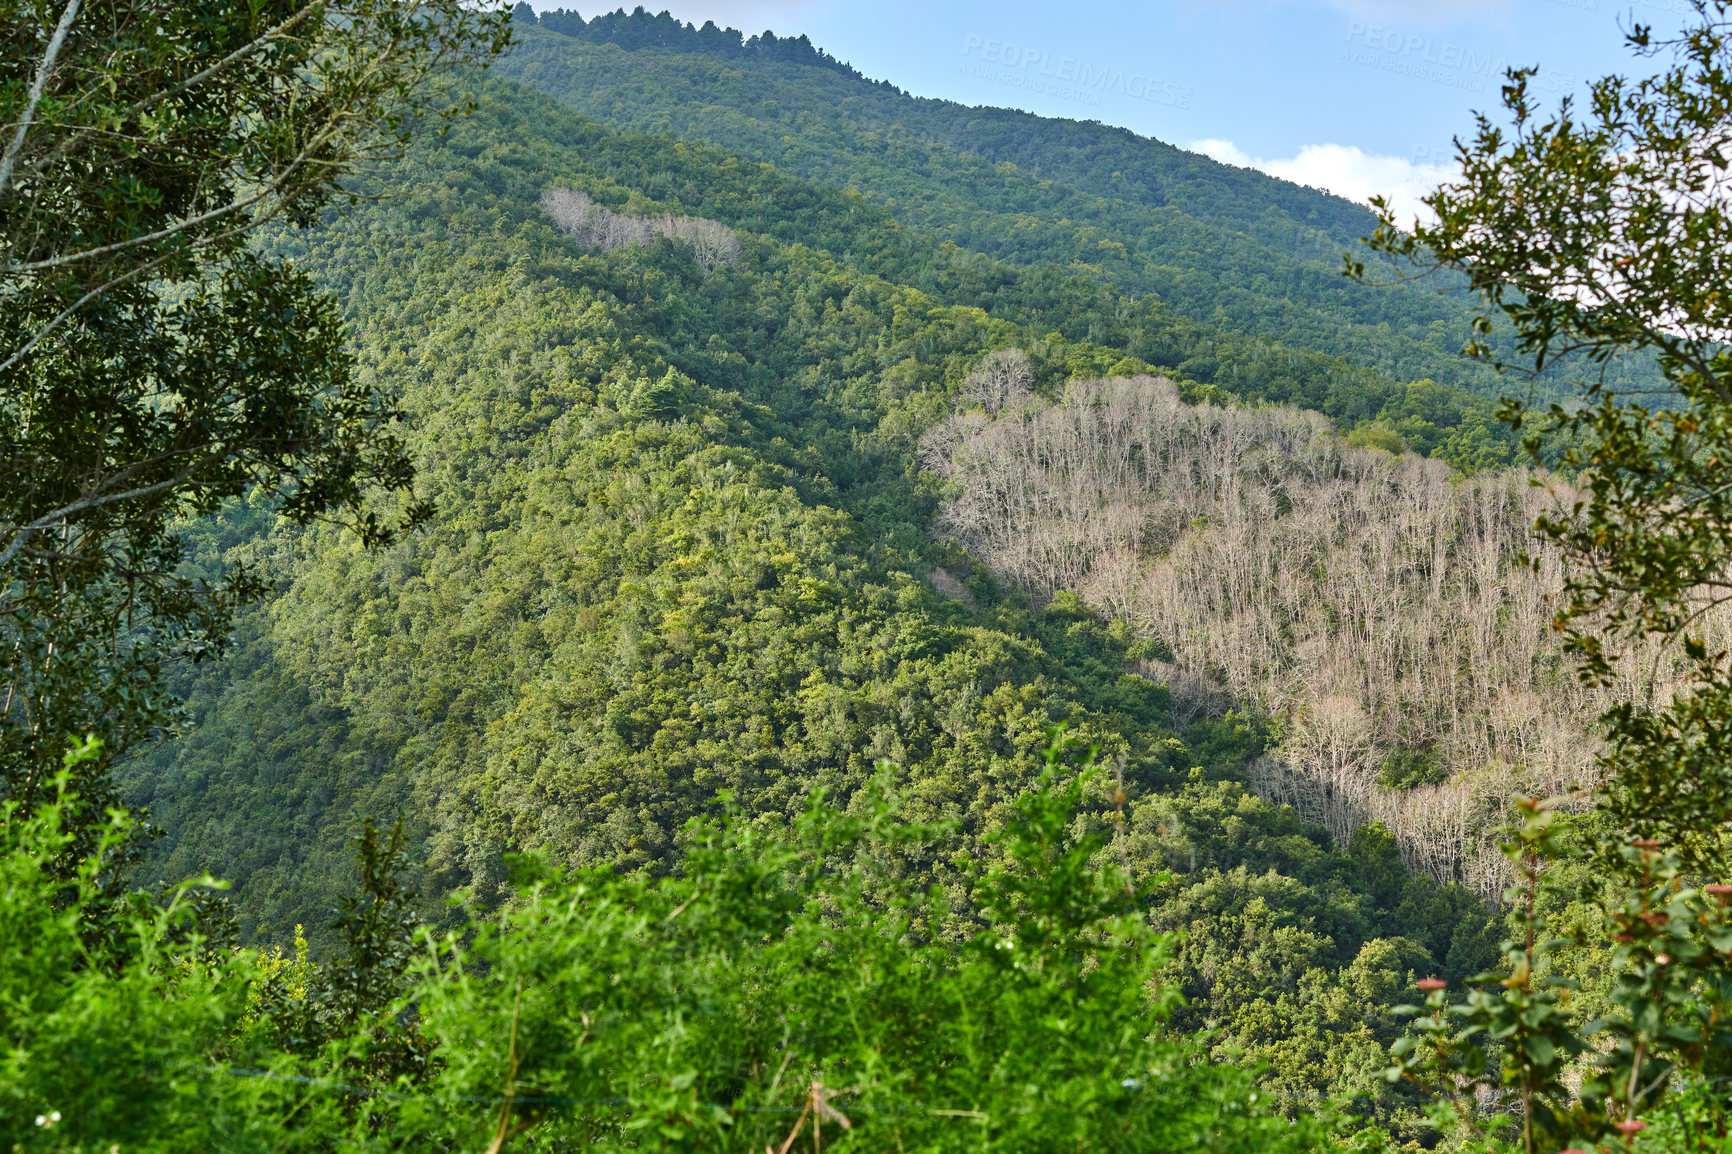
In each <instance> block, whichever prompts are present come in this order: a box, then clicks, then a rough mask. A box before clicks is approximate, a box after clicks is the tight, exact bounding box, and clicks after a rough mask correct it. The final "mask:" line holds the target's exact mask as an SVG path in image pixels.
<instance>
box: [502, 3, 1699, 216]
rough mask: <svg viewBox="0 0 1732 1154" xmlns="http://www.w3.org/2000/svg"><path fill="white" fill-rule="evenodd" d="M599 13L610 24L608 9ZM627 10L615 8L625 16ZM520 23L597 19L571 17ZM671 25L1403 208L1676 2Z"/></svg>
mask: <svg viewBox="0 0 1732 1154" xmlns="http://www.w3.org/2000/svg"><path fill="white" fill-rule="evenodd" d="M619 3H620V0H613V3H610V4H609V5H608V7H609V8H613V7H617V6H618V5H619ZM632 6H633V4H630V3H628V4H627V7H632ZM536 7H538V8H553V7H567V8H569V7H576V8H578V9H579V10H580V11H582V12H583V13H584V15H586V16H589V15H594V14H595V12H596V11H599V10H601V9H600V7H599V6H598V5H591V4H585V3H584V2H583V0H551V2H550V0H537V2H536ZM646 7H649V8H651V10H652V11H657V10H660V9H661V8H663V7H665V8H667V9H669V10H671V11H672V12H673V13H674V15H676V16H679V17H680V18H682V19H686V20H691V21H694V22H696V23H700V24H701V23H702V22H703V21H704V20H705V19H713V20H715V21H716V22H717V23H718V24H723V25H731V26H733V27H736V28H740V29H742V30H743V31H745V32H747V33H753V32H760V31H763V30H764V29H766V28H768V29H772V30H774V31H775V32H776V33H777V34H778V35H795V34H798V33H802V32H803V33H806V34H807V35H809V36H810V37H811V38H812V40H813V42H814V43H816V44H817V45H818V46H820V47H822V48H824V49H826V50H827V51H829V52H830V53H831V54H832V55H834V56H837V57H839V58H841V59H843V60H846V61H848V62H849V63H851V64H853V65H854V66H855V67H857V68H859V69H860V70H861V71H862V72H864V73H866V74H867V75H868V76H871V77H874V78H878V79H885V80H889V81H891V82H893V83H895V84H897V85H898V86H900V87H901V88H903V89H904V90H906V91H908V92H911V93H914V94H916V95H921V96H937V97H944V98H946V99H950V100H957V101H961V102H963V103H966V104H994V105H1004V106H1010V107H1016V108H1024V109H1027V110H1029V111H1032V112H1038V113H1041V114H1043V115H1048V116H1064V117H1074V118H1077V119H1094V120H1101V121H1104V122H1106V123H1108V124H1115V125H1121V126H1123V127H1126V128H1129V129H1132V130H1133V131H1135V132H1138V133H1142V134H1144V135H1147V136H1153V137H1156V138H1158V139H1161V140H1165V141H1168V142H1169V143H1172V144H1177V145H1180V146H1182V147H1187V148H1192V149H1194V150H1197V151H1202V152H1207V153H1208V154H1210V155H1212V156H1214V157H1216V159H1220V160H1226V161H1228V162H1229V163H1236V164H1243V165H1251V166H1254V167H1257V168H1261V169H1264V170H1265V171H1268V172H1271V173H1273V174H1275V175H1277V176H1282V177H1285V178H1287V179H1291V180H1297V181H1299V182H1300V183H1304V184H1311V185H1315V186H1317V187H1321V188H1328V189H1329V190H1330V191H1332V192H1336V193H1339V194H1341V195H1344V196H1349V197H1352V198H1354V199H1357V200H1363V199H1365V198H1366V197H1368V196H1370V195H1371V194H1372V193H1373V192H1378V191H1381V192H1385V193H1389V194H1392V195H1394V196H1396V197H1397V199H1398V204H1403V205H1407V206H1409V207H1410V208H1411V207H1416V199H1417V196H1418V194H1419V192H1420V190H1422V189H1423V188H1425V187H1427V186H1428V185H1429V184H1433V183H1435V182H1436V181H1437V180H1438V179H1439V178H1440V177H1441V176H1442V175H1444V174H1446V173H1447V171H1448V169H1447V163H1448V153H1449V144H1450V139H1451V137H1452V136H1453V135H1454V134H1456V133H1458V132H1462V133H1465V132H1467V131H1468V130H1469V129H1470V126H1471V119H1470V117H1471V113H1472V111H1473V110H1475V109H1487V110H1491V109H1494V108H1495V107H1496V105H1497V104H1498V99H1499V93H1498V89H1499V83H1500V77H1501V72H1502V69H1503V68H1504V67H1505V66H1506V65H1508V64H1520V65H1537V66H1539V67H1541V68H1542V69H1543V70H1544V71H1543V72H1542V73H1541V75H1540V77H1539V79H1538V85H1539V87H1540V88H1541V89H1542V91H1544V92H1546V93H1547V94H1549V95H1551V96H1554V97H1555V96H1558V95H1562V94H1563V93H1564V92H1565V91H1581V90H1582V89H1583V87H1584V85H1585V84H1586V82H1587V81H1589V80H1591V79H1593V78H1595V77H1598V76H1601V75H1604V74H1605V73H1606V72H1608V71H1619V72H1628V71H1631V70H1632V69H1639V68H1641V67H1642V64H1641V63H1640V62H1637V61H1634V60H1632V59H1631V57H1630V56H1629V54H1628V52H1627V50H1626V49H1625V47H1624V43H1623V34H1622V32H1621V30H1620V29H1621V28H1624V27H1628V26H1629V25H1630V23H1631V21H1632V20H1638V21H1641V22H1644V23H1651V24H1653V25H1654V26H1655V27H1656V29H1659V30H1673V29H1676V28H1677V27H1679V26H1680V25H1681V24H1682V23H1683V22H1684V19H1685V16H1686V14H1687V6H1686V4H1685V3H1684V0H1641V2H1640V3H1633V2H1632V0H1622V2H1619V3H1613V2H1611V0H1503V2H1497V0H1144V2H1141V3H1133V2H1126V0H1111V2H1108V0H1046V2H1044V3H1021V2H1014V0H1013V2H1004V0H999V2H995V3H987V2H982V0H959V2H944V3H935V2H932V0H879V2H878V3H874V4H862V3H859V2H857V0H855V2H846V0H663V2H662V3H658V4H646Z"/></svg>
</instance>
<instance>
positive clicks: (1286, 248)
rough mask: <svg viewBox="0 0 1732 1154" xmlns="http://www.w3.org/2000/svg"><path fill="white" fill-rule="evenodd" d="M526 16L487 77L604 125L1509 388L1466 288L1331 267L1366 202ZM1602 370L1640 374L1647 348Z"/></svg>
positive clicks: (1485, 387)
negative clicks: (1479, 358) (1490, 358)
mask: <svg viewBox="0 0 1732 1154" xmlns="http://www.w3.org/2000/svg"><path fill="white" fill-rule="evenodd" d="M533 16H534V14H533V13H532V12H531V11H530V10H529V9H528V7H527V5H519V8H518V20H519V29H520V31H519V43H518V44H517V45H516V46H515V47H514V48H513V50H512V53H511V55H510V56H509V57H508V58H507V59H505V60H503V61H501V63H500V66H499V69H500V72H501V74H502V75H506V76H514V77H517V78H519V79H521V80H523V81H524V82H525V83H527V84H530V85H533V86H534V87H536V88H538V89H540V90H542V91H543V92H546V93H549V94H550V95H552V96H554V97H555V98H557V99H558V100H560V101H561V102H563V103H565V104H567V105H568V106H570V107H572V108H575V109H577V110H579V111H581V112H583V113H584V114H585V115H587V116H591V117H594V118H595V119H597V120H599V121H601V122H602V123H605V124H609V125H612V126H614V127H617V128H621V129H628V130H632V131H637V132H648V133H668V134H671V135H673V136H676V137H679V138H681V139H685V140H701V141H705V142H707V143H710V144H713V145H715V146H717V147H719V148H722V149H724V150H726V151H728V152H729V153H733V154H735V155H739V156H742V157H745V158H749V159H752V160H758V161H763V162H767V163H770V164H774V165H776V166H777V167H779V168H781V169H784V170H785V171H787V172H790V173H793V174H797V175H800V176H804V177H808V178H811V179H815V180H819V181H822V182H824V183H826V184H829V185H833V186H836V187H847V188H852V189H858V190H859V191H860V193H861V194H862V195H863V196H864V197H865V198H866V199H867V200H868V201H869V202H871V203H873V204H877V205H882V206H885V207H887V208H889V209H890V210H891V211H892V212H893V213H894V215H895V216H896V218H897V219H898V220H900V221H901V222H903V223H904V224H905V225H908V226H910V227H913V228H917V229H920V230H923V231H927V232H930V233H931V234H932V235H934V236H937V237H939V238H941V239H943V240H948V241H951V242H953V243H955V244H956V245H958V246H960V247H961V248H963V249H965V250H968V251H971V252H983V253H987V254H990V255H992V256H995V257H998V258H1000V259H1002V260H1005V261H1007V262H1010V263H1013V264H1018V265H1024V266H1027V265H1034V264H1042V263H1050V264H1052V265H1055V266H1057V267H1059V268H1062V269H1064V270H1066V271H1068V272H1075V273H1080V274H1083V275H1086V276H1089V277H1092V278H1095V279H1099V280H1101V281H1104V282H1107V283H1110V284H1113V285H1115V286H1116V287H1118V288H1119V289H1121V290H1122V291H1124V292H1126V293H1127V294H1129V295H1133V296H1138V297H1153V298H1155V299H1158V300H1160V301H1162V302H1163V303H1164V304H1165V305H1166V306H1167V307H1168V308H1169V309H1170V310H1171V311H1173V312H1174V313H1176V314H1179V315H1181V316H1184V317H1188V318H1191V319H1193V320H1199V321H1204V322H1207V323H1209V324H1211V325H1216V326H1220V327H1223V328H1227V329H1232V330H1237V331H1241V332H1246V333H1255V334H1257V335H1258V336H1260V337H1263V338H1273V339H1278V340H1280V341H1283V342H1285V343H1286V344H1288V345H1290V346H1295V347H1301V348H1308V349H1315V350H1319V351H1323V352H1327V353H1332V354H1335V355H1338V356H1344V357H1347V358H1349V359H1350V360H1352V361H1353V362H1354V363H1355V364H1359V365H1364V366H1369V367H1375V368H1377V369H1379V370H1381V371H1383V372H1386V373H1388V374H1390V375H1392V376H1395V377H1398V378H1400V379H1402V380H1419V379H1430V380H1434V381H1437V382H1440V383H1442V384H1445V385H1450V386H1454V387H1459V388H1463V389H1467V390H1470V391H1473V392H1476V393H1478V394H1480V395H1482V396H1488V397H1491V398H1493V399H1495V398H1496V397H1497V396H1498V395H1499V393H1500V391H1507V390H1509V389H1510V388H1511V385H1510V384H1509V383H1508V382H1505V381H1503V380H1502V379H1500V378H1498V377H1497V376H1496V375H1494V374H1492V373H1491V372H1490V371H1489V370H1487V369H1486V368H1485V367H1483V366H1482V365H1479V364H1477V363H1475V362H1473V361H1469V360H1466V359H1464V358H1462V357H1461V356H1460V355H1459V354H1460V350H1461V347H1462V345H1463V344H1464V343H1465V342H1466V341H1467V340H1468V338H1469V337H1470V335H1471V333H1470V329H1469V318H1468V312H1467V304H1468V302H1467V300H1466V299H1465V296H1464V295H1463V294H1462V293H1461V292H1460V291H1459V289H1457V290H1450V291H1444V286H1447V285H1449V284H1453V283H1455V282H1453V281H1450V280H1448V279H1447V278H1445V279H1443V280H1436V279H1427V280H1422V281H1419V282H1415V283H1410V284H1400V285H1395V286H1392V287H1390V288H1387V289H1378V288H1374V287H1371V286H1367V285H1365V284H1361V283H1357V282H1353V281H1349V280H1347V279H1345V278H1343V277H1342V276H1341V266H1342V255H1343V253H1344V252H1345V251H1347V250H1348V249H1350V248H1351V249H1355V250H1358V248H1359V246H1358V241H1359V239H1360V238H1362V237H1364V236H1366V235H1368V234H1369V233H1370V232H1371V230H1372V229H1373V228H1374V227H1375V223H1376V222H1375V219H1374V218H1373V216H1372V214H1371V212H1370V210H1368V209H1366V208H1365V207H1363V206H1361V205H1357V204H1353V203H1351V202H1349V201H1346V200H1343V199H1341V198H1339V197H1335V196H1331V195H1329V194H1327V193H1323V192H1319V191H1317V190H1315V189H1309V188H1303V187H1300V186H1298V185H1294V184H1291V183H1288V182H1286V181H1281V180H1276V179H1274V178H1272V177H1268V176H1265V175H1264V174H1262V173H1260V172H1256V171H1254V170H1251V169H1244V168H1234V167H1232V166H1229V165H1223V164H1220V163H1217V162H1216V161H1214V160H1211V159H1209V158H1208V157H1205V156H1202V155H1199V154H1197V153H1192V152H1186V151H1184V150H1182V149H1179V148H1176V147H1174V146H1172V145H1170V144H1166V143H1163V142H1161V141H1158V140H1151V139H1148V138H1146V137H1140V136H1137V135H1136V134H1134V133H1132V132H1129V131H1127V130H1125V129H1122V128H1115V127H1112V126H1110V125H1105V124H1101V123H1099V122H1095V121H1077V120H1060V119H1052V118H1048V117H1041V116H1035V115H1033V114H1030V113H1025V112H1019V111H1015V110H1012V109H1005V108H991V107H969V106H964V105H960V104H956V103H952V102H950V101H945V100H934V99H928V98H921V97H916V96H912V95H909V94H906V93H903V92H901V91H899V90H897V89H895V88H893V87H891V86H889V85H886V84H883V83H879V82H874V81H871V80H868V79H866V78H864V77H862V76H861V75H860V74H859V73H858V72H856V71H854V70H853V69H851V68H847V67H845V66H839V65H838V63H837V62H836V61H835V60H833V59H831V58H829V57H828V56H826V55H824V54H823V53H822V52H820V51H819V50H817V49H815V48H813V47H812V46H811V45H810V44H808V43H806V42H805V40H804V38H803V37H802V38H799V39H798V40H789V39H784V40H782V41H779V42H778V41H776V40H775V39H774V37H771V38H770V39H769V41H768V42H766V41H765V40H764V38H763V37H753V38H752V39H751V40H748V41H745V42H744V43H743V44H742V42H741V37H740V34H739V33H737V32H734V31H732V30H723V29H717V28H715V27H714V26H713V25H709V26H706V28H704V29H695V28H692V27H691V26H690V25H681V24H680V23H679V22H678V21H676V20H674V19H673V18H671V17H669V16H668V15H667V14H666V13H663V14H662V15H661V16H659V17H657V16H651V15H650V14H649V13H647V12H646V11H645V10H644V9H642V8H638V9H637V10H636V11H635V12H634V13H633V14H631V15H627V14H626V13H625V12H624V11H623V10H621V11H619V12H616V13H613V14H611V15H598V16H595V17H593V18H592V19H590V20H588V21H585V20H584V19H583V17H581V16H580V15H578V14H577V13H574V12H567V11H557V12H548V13H543V14H542V15H541V16H540V18H539V23H538V24H537V23H533V22H532V20H531V18H532V17H533ZM1595 371H1598V370H1597V369H1596V370H1595ZM1610 372H1611V374H1612V377H1613V379H1620V378H1621V377H1622V376H1624V375H1630V376H1631V378H1632V379H1640V380H1643V381H1649V380H1651V378H1652V375H1653V371H1652V368H1651V366H1649V365H1648V364H1647V362H1646V361H1645V360H1638V361H1637V362H1635V363H1634V364H1633V365H1632V366H1629V367H1626V366H1623V365H1622V364H1619V363H1614V364H1613V365H1612V366H1611V369H1610ZM1567 378H1568V374H1567V373H1559V374H1554V375H1552V376H1551V377H1549V378H1548V384H1547V386H1546V387H1548V388H1563V387H1567V386H1566V385H1565V384H1564V382H1565V381H1567ZM1274 399H1285V398H1282V397H1279V396H1277V397H1275V398H1274Z"/></svg>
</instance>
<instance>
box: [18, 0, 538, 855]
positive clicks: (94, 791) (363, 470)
mask: <svg viewBox="0 0 1732 1154" xmlns="http://www.w3.org/2000/svg"><path fill="white" fill-rule="evenodd" d="M0 25H3V26H4V27H6V28H7V29H8V30H9V34H8V35H7V36H6V37H5V38H4V42H3V43H0V301H4V307H3V308H0V412H3V413H4V417H3V418H0V646H3V647H4V650H5V653H6V656H5V658H4V659H0V660H3V662H4V669H3V672H0V682H3V683H4V687H3V694H4V704H3V705H0V796H4V797H9V798H12V799H14V800H17V801H19V802H20V803H21V804H24V805H26V806H31V805H33V804H34V803H35V802H36V801H38V800H40V799H41V797H42V796H44V795H43V793H42V791H43V789H45V788H46V786H47V783H48V781H49V779H50V777H51V775H52V772H53V767H54V763H55V761H56V759H57V758H58V751H59V750H60V749H62V748H63V747H64V741H65V739H66V737H67V736H68V735H69V734H71V733H83V732H86V731H100V732H102V733H103V734H104V735H105V736H106V737H107V739H108V740H107V742H106V746H105V750H106V752H105V754H104V757H103V758H100V759H93V760H91V761H88V762H85V763H81V765H80V766H79V774H80V775H81V780H80V789H79V796H80V798H81V804H83V805H85V806H87V807H91V809H92V812H91V814H90V815H89V816H90V819H91V820H90V822H89V823H87V824H90V825H91V826H92V828H93V829H94V828H95V825H97V824H99V823H100V818H99V817H98V816H97V815H99V814H100V812H101V807H102V805H103V804H104V803H105V802H106V801H107V800H108V799H109V794H108V790H107V787H106V785H105V781H106V776H105V769H106V764H107V760H108V759H109V758H110V757H113V756H121V755H124V754H125V753H127V752H128V751H129V750H130V749H131V748H133V747H134V746H135V745H136V744H137V743H138V742H139V741H140V740H141V739H143V738H146V737H148V736H149V735H150V734H151V733H152V732H154V731H155V730H156V729H158V728H159V727H160V726H161V725H162V724H163V722H164V721H165V720H166V718H167V716H168V713H169V706H168V703H167V701H166V699H165V698H164V696H163V695H162V693H161V691H160V682H159V672H160V665H161V662H162V661H163V660H165V659H166V658H168V657H170V656H173V655H177V654H182V655H190V656H192V657H193V658H195V659H196V658H198V657H200V656H203V655H204V654H206V653H208V652H210V651H212V650H216V649H220V648H221V647H222V645H223V643H224V641H225V639H226V636H227V628H228V621H229V614H230V611H231V610H232V608H233V607H234V606H235V605H236V604H237V603H238V602H240V601H243V600H245V599H247V598H248V597H249V596H251V595H253V594H256V593H257V592H258V591H259V586H258V584H257V582H256V581H254V580H252V579H251V578H250V577H249V575H248V574H246V573H245V572H237V573H233V574H231V575H230V576H229V577H228V578H227V579H219V580H217V581H216V582H214V583H212V582H201V581H195V580H192V579H189V578H187V577H185V576H183V575H181V574H180V573H178V572H177V568H178V566H179V563H180V561H181V546H180V541H179V538H178V537H177V536H176V535H175V533H174V532H173V529H172V527H173V524H174V522H175V520H176V519H177V518H178V517H181V516H185V515H191V514H201V513H207V512H209V511H211V510H212V509H214V508H216V507H217V506H218V504H219V503H220V502H222V501H223V500H224V499H226V498H230V497H234V496H236V495H238V494H241V493H243V492H245V491H247V490H249V489H253V488H254V487H259V488H262V489H263V490H264V491H266V492H269V493H272V494H274V495H275V496H276V498H277V499H278V500H279V501H280V503H281V508H282V511H283V512H284V513H285V514H286V515H287V516H289V517H291V518H293V519H295V520H299V521H306V520H310V519H313V518H321V517H335V518H339V519H342V520H345V521H346V522H348V523H349V524H351V525H353V526H354V527H355V528H356V529H357V530H358V531H359V532H360V534H361V536H362V538H363V539H364V540H366V541H369V542H372V541H378V540H381V539H383V538H385V537H387V536H389V535H390V533H391V532H392V531H393V529H396V528H400V527H401V526H403V525H405V524H412V523H414V522H415V521H416V520H418V519H419V518H420V517H422V516H423V515H424V510H422V509H421V508H420V507H419V506H417V505H415V504H414V503H413V502H412V501H408V500H403V501H400V502H398V506H399V507H398V508H397V509H396V510H395V511H394V512H381V511H380V509H379V508H377V507H376V502H373V501H371V499H370V497H371V495H372V494H374V493H376V492H378V491H381V490H382V491H388V492H397V493H405V492H407V490H408V488H409V485H410V480H411V468H410V465H409V461H408V459H407V457H406V456H405V454H404V451H403V446H402V443H401V439H400V436H399V434H398V433H397V431H396V430H395V427H394V426H395V423H396V421H397V419H398V415H399V414H398V413H397V411H396V407H395V402H394V400H393V399H392V397H391V395H390V394H389V392H388V391H387V390H385V389H384V388H382V387H380V386H379V385H378V384H377V383H375V382H373V381H370V380H366V379H363V378H361V377H360V376H358V375H357V374H356V373H355V372H354V371H353V370H352V366H351V362H350V359H349V357H348V355H347V353H346V352H345V350H344V339H345V337H344V331H343V328H342V325H341V324H340V322H339V320H338V317H337V314H336V312H335V310H334V309H333V307H332V306H331V304H330V303H329V302H328V301H327V300H326V299H325V298H324V296H323V295H322V294H321V293H319V292H318V291H316V290H315V289H314V288H313V286H312V284H311V283H310V282H309V281H308V280H307V279H306V278H305V277H304V276H303V275H301V274H300V273H298V272H297V271H295V270H294V269H293V268H292V267H290V266H288V265H287V264H285V263H284V262H282V261H281V260H277V259H273V258H271V257H269V256H266V255H263V254H261V253H260V252H258V251H257V250H256V249H255V248H254V247H253V246H252V244H251V239H250V238H251V237H252V235H253V234H254V233H255V231H256V230H257V229H258V228H259V227H260V226H261V225H262V224H264V223H265V222H267V221H272V220H278V219H280V220H282V221H285V222H286V223H288V224H290V225H293V226H301V227H306V226H311V225H313V224H315V223H317V221H318V219H319V216H320V213H321V212H322V211H324V210H325V208H326V207H327V206H329V205H331V204H332V203H333V202H343V201H350V200H353V199H355V196H356V194H355V193H354V191H353V186H352V185H351V184H350V183H347V182H349V181H350V180H351V178H353V177H355V176H356V175H357V174H358V173H360V172H361V171H362V170H363V169H364V168H365V166H367V165H368V164H369V163H370V162H372V161H374V160H377V159H380V158H382V157H385V156H388V155H391V154H392V153H394V152H396V151H398V150H400V149H401V148H402V146H404V145H405V144H406V143H407V142H408V141H409V139H410V137H411V136H412V134H414V133H416V132H418V131H421V130H423V129H424V128H426V127H427V126H429V125H434V126H436V125H437V124H439V123H440V122H442V121H446V120H449V119H451V118H453V117H456V116H459V115H461V114H462V113H463V112H464V111H465V110H466V109H467V107H468V104H469V101H468V100H467V99H466V98H465V97H464V96H463V95H462V93H461V91H460V90H458V89H455V88H454V87H453V84H452V82H451V78H452V77H453V76H460V75H461V74H462V73H463V72H464V71H465V69H464V66H466V65H471V64H484V63H485V62H487V61H489V60H490V59H491V58H492V57H494V56H496V55H497V54H498V53H499V52H500V51H501V50H502V49H503V48H504V46H505V45H506V44H507V43H508V41H509V35H510V33H509V18H508V14H507V13H505V12H503V11H500V10H488V9H487V8H485V7H477V6H474V5H470V4H467V3H465V2H463V0H337V2H335V3H305V2H302V0H265V2H243V0H219V2H213V3H200V4H184V3H176V2H169V0H66V2H65V4H64V5H61V4H58V3H53V4H51V3H47V2H45V0H31V2H12V3H6V4H4V5H0ZM86 848H88V847H86Z"/></svg>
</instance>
